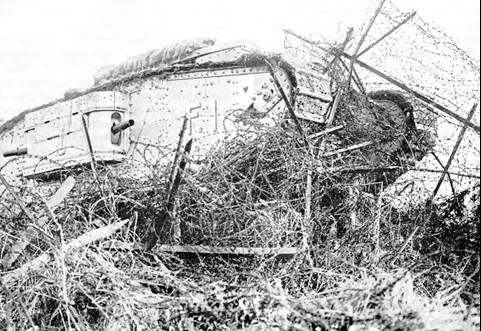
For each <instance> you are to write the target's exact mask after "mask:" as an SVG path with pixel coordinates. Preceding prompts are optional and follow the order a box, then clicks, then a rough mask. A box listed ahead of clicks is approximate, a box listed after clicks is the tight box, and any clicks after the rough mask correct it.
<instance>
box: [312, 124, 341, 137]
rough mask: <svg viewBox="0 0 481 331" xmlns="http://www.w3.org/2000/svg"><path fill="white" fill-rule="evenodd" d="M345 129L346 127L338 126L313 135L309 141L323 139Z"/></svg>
mask: <svg viewBox="0 0 481 331" xmlns="http://www.w3.org/2000/svg"><path fill="white" fill-rule="evenodd" d="M342 129H344V125H338V126H333V127H331V128H329V129H326V130H324V131H321V132H318V133H314V134H311V135H310V136H309V139H316V138H320V137H323V136H325V135H327V134H329V133H333V132H336V131H339V130H342Z"/></svg>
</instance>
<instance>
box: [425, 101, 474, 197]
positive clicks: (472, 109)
mask: <svg viewBox="0 0 481 331" xmlns="http://www.w3.org/2000/svg"><path fill="white" fill-rule="evenodd" d="M477 107H478V104H477V103H475V104H474V105H473V107H472V108H471V111H470V112H469V115H468V118H467V120H468V121H471V118H473V115H474V112H475V111H476V108H477ZM467 129H468V126H467V125H466V124H464V126H463V128H462V129H461V132H460V133H459V136H458V139H457V140H456V144H455V145H454V147H453V150H452V152H451V155H450V156H449V160H448V162H447V163H446V166H445V167H444V169H443V170H444V171H443V173H442V175H441V178H439V181H438V184H437V185H436V188H435V189H434V191H433V195H432V196H431V200H432V199H434V198H435V197H436V194H438V191H439V189H440V188H441V184H442V183H443V181H444V177H446V174H447V173H448V170H449V167H450V166H451V163H452V162H453V160H454V157H455V156H456V152H457V151H458V148H459V145H461V141H462V140H463V136H464V134H465V133H466V130H467ZM453 190H454V189H453Z"/></svg>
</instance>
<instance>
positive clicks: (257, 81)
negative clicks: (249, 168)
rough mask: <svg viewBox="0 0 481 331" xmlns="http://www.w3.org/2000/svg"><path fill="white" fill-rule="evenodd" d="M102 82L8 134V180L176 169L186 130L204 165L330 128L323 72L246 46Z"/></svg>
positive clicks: (145, 63) (109, 75)
mask: <svg viewBox="0 0 481 331" xmlns="http://www.w3.org/2000/svg"><path fill="white" fill-rule="evenodd" d="M94 81H95V83H94V85H93V86H91V87H89V88H86V89H78V90H70V91H67V92H66V93H65V95H64V97H63V98H62V99H59V100H55V101H53V102H51V103H49V104H46V105H43V106H40V107H37V108H35V109H31V110H27V111H25V112H23V113H22V114H20V115H19V116H17V117H16V118H14V119H12V120H10V121H8V122H6V123H5V124H4V125H2V126H1V127H0V166H1V167H2V168H1V169H2V174H3V175H4V176H5V177H7V178H9V179H10V181H12V182H14V183H21V182H25V181H26V180H29V179H41V178H42V179H45V178H48V177H49V176H51V175H54V174H56V173H57V172H59V171H61V170H62V169H65V168H76V167H82V166H85V165H87V164H89V163H91V162H92V160H95V161H96V162H100V163H104V164H110V163H121V162H124V161H126V160H133V161H138V164H144V163H158V162H168V161H169V160H170V159H171V158H172V153H173V152H174V151H175V149H176V146H177V144H178V141H179V133H180V131H181V130H182V128H183V127H184V126H185V128H184V131H185V132H183V134H185V135H186V141H187V140H190V139H192V141H193V143H192V146H193V147H192V151H191V155H192V157H193V158H196V157H202V155H205V153H206V152H207V151H208V150H209V149H211V148H212V147H213V146H215V145H216V144H218V143H219V142H222V141H223V140H225V139H229V137H232V136H238V135H239V134H247V136H248V135H249V134H256V132H257V128H258V126H259V125H265V126H275V125H280V124H281V123H282V122H283V121H285V120H286V119H287V118H292V117H293V116H294V117H295V118H296V119H297V120H302V121H307V122H313V123H316V124H317V125H318V127H320V128H322V127H323V125H324V126H325V125H326V122H327V121H328V119H329V118H330V111H331V109H332V107H331V106H332V103H333V102H332V101H333V96H332V93H331V81H330V79H329V77H328V76H327V75H325V74H323V73H322V70H321V69H320V68H319V67H316V65H313V64H310V63H303V62H299V61H297V60H294V59H291V58H288V57H286V56H280V55H278V54H271V53H266V52H263V51H261V50H260V49H259V48H258V47H256V46H255V45H253V44H252V43H249V42H246V41H238V42H232V43H227V44H216V43H215V42H214V41H213V40H211V39H198V40H191V41H184V42H180V43H177V44H174V45H170V46H168V47H164V48H162V49H158V50H153V51H150V52H147V53H144V54H142V55H140V56H137V57H134V58H131V59H128V60H127V61H125V62H124V63H122V64H120V65H117V66H106V67H103V68H101V69H100V70H99V71H98V72H97V74H96V75H95V79H94ZM375 97H376V102H377V103H380V101H382V100H381V99H383V98H382V96H380V95H379V94H377V95H376V96H375ZM388 101H389V102H391V103H392V100H390V99H389V98H388ZM286 102H287V104H286ZM288 106H290V107H291V111H289V109H288ZM394 107H397V106H396V105H394ZM404 109H405V108H404ZM398 113H400V114H401V115H400V116H403V115H402V114H403V111H402V108H400V110H399V111H398ZM411 119H412V117H409V120H411ZM401 121H402V122H403V121H404V119H402V120H401ZM184 122H185V123H184Z"/></svg>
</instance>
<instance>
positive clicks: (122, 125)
mask: <svg viewBox="0 0 481 331" xmlns="http://www.w3.org/2000/svg"><path fill="white" fill-rule="evenodd" d="M134 124H135V121H134V120H128V121H123V122H121V123H119V124H116V125H112V128H111V129H110V131H111V132H112V133H113V134H117V133H119V132H121V131H124V130H125V129H128V128H130V127H131V126H132V125H134Z"/></svg>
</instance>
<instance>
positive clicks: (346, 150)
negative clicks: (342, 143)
mask: <svg viewBox="0 0 481 331" xmlns="http://www.w3.org/2000/svg"><path fill="white" fill-rule="evenodd" d="M372 144H374V143H373V142H372V141H366V142H363V143H360V144H357V145H352V146H349V147H346V148H341V149H338V150H336V151H333V152H329V153H325V154H323V155H322V156H333V155H336V154H340V153H345V152H350V151H354V150H356V149H360V148H363V147H366V146H370V145H372Z"/></svg>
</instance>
